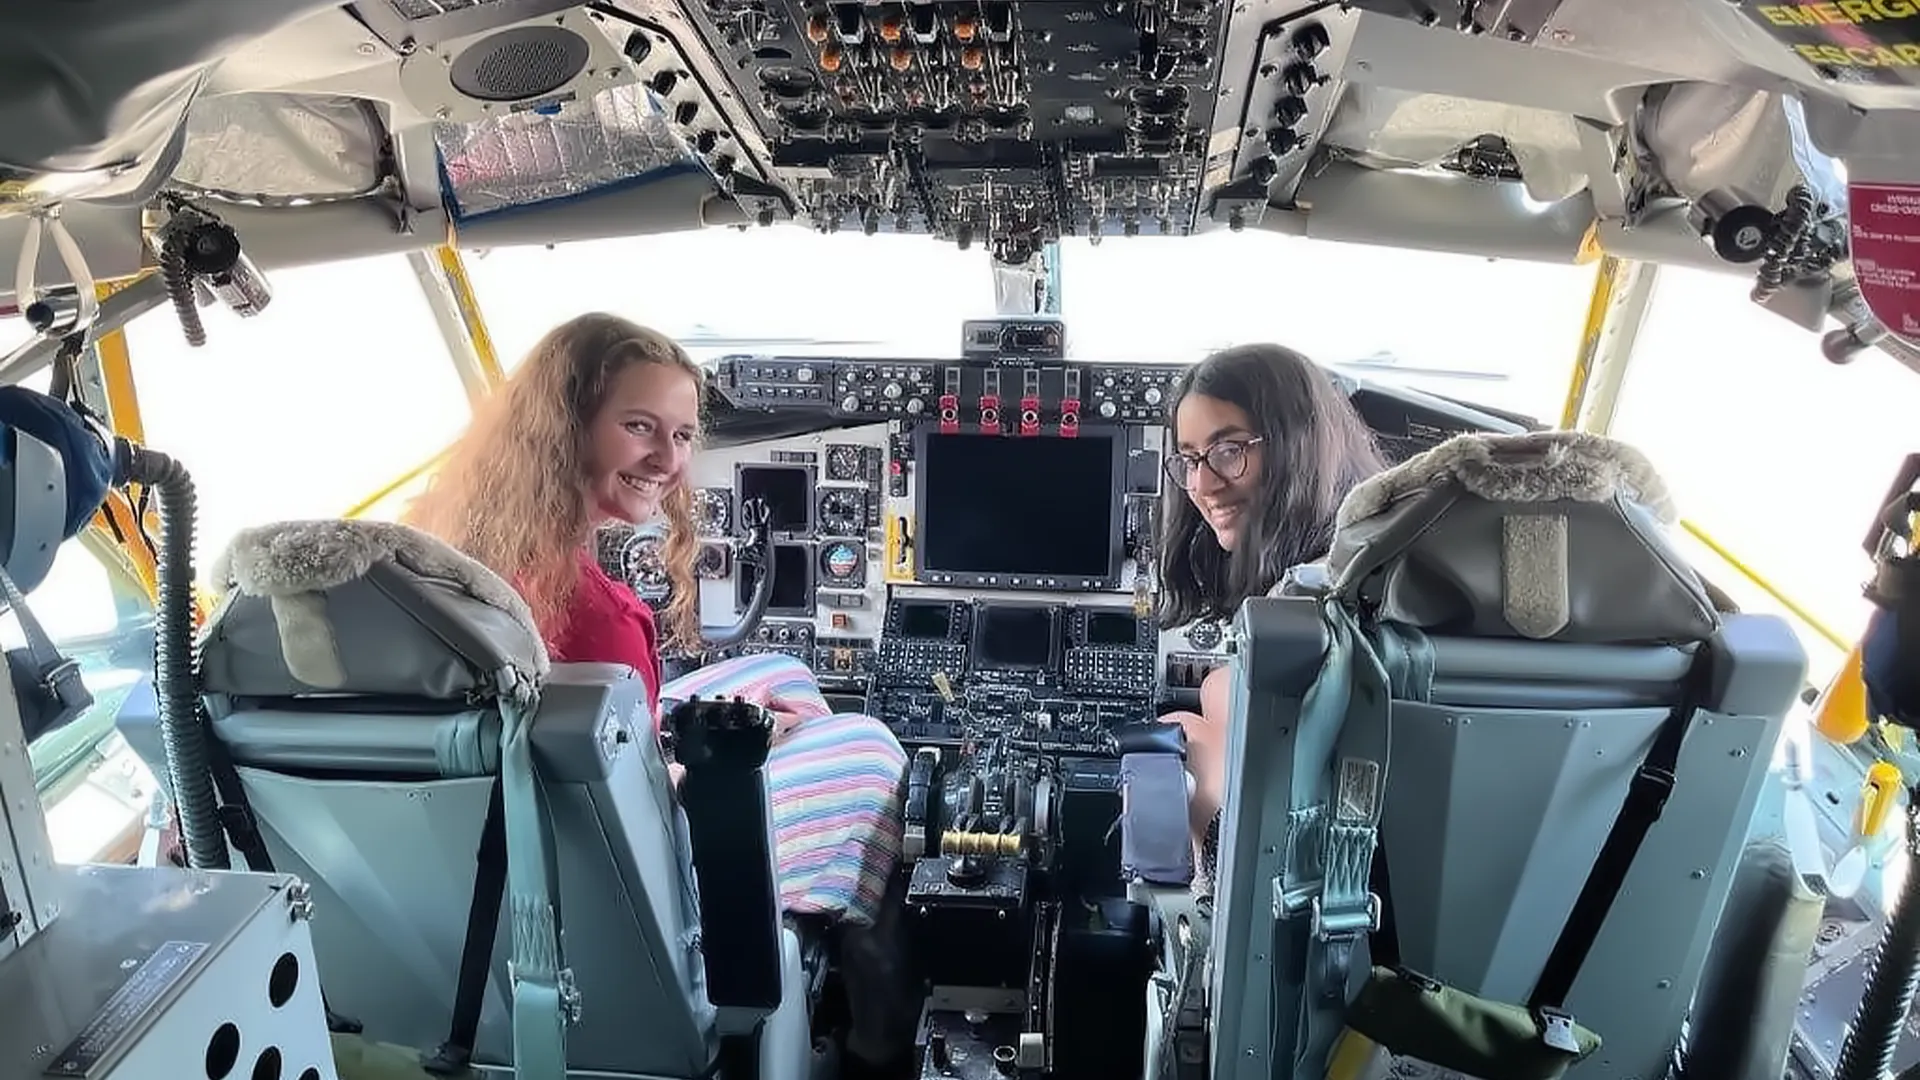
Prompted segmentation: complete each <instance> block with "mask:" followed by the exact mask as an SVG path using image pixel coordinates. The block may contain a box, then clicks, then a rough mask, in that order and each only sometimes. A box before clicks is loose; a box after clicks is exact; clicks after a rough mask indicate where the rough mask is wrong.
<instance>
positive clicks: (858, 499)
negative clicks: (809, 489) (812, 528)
mask: <svg viewBox="0 0 1920 1080" xmlns="http://www.w3.org/2000/svg"><path fill="white" fill-rule="evenodd" d="M819 519H820V532H821V533H822V534H823V535H826V536H860V535H863V534H864V533H865V532H866V529H867V493H866V492H864V491H862V490H860V489H859V488H822V489H821V491H820V514H819Z"/></svg>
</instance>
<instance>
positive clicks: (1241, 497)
mask: <svg viewBox="0 0 1920 1080" xmlns="http://www.w3.org/2000/svg"><path fill="white" fill-rule="evenodd" d="M1173 431H1174V438H1175V440H1176V441H1177V443H1178V450H1179V452H1180V453H1181V455H1183V456H1185V457H1187V475H1186V484H1185V486H1186V491H1187V498H1188V499H1189V500H1191V501H1192V503H1193V505H1194V508H1195V509H1196V510H1198V511H1200V517H1201V519H1202V520H1204V521H1205V522H1206V523H1207V526H1208V527H1209V528H1211V529H1212V530H1213V535H1214V538H1215V539H1216V540H1218V541H1219V542H1220V547H1221V549H1222V550H1223V551H1232V550H1233V549H1234V545H1235V544H1236V543H1238V542H1239V540H1240V538H1241V537H1242V536H1244V535H1246V530H1247V523H1248V522H1249V521H1250V520H1251V519H1252V516H1253V514H1254V509H1253V506H1252V500H1253V497H1254V495H1255V493H1256V492H1258V491H1259V490H1260V475H1261V467H1262V464H1263V462H1262V455H1261V451H1262V450H1263V449H1264V447H1263V445H1262V444H1260V443H1259V442H1257V441H1256V440H1257V439H1258V434H1257V433H1256V432H1255V431H1254V427H1253V418H1252V417H1250V416H1248V415H1247V413H1246V410H1245V409H1242V408H1241V407H1240V406H1238V405H1235V404H1233V403H1232V402H1229V401H1222V400H1221V399H1219V398H1216V397H1208V396H1206V395H1205V394H1188V395H1186V396H1185V397H1184V398H1182V399H1181V401H1180V408H1179V411H1178V412H1177V413H1176V414H1175V415H1174V419H1173ZM1203 462H1204V463H1203ZM1223 474H1224V475H1223Z"/></svg>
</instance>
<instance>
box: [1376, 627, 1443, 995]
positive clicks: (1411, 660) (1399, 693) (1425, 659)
mask: <svg viewBox="0 0 1920 1080" xmlns="http://www.w3.org/2000/svg"><path fill="white" fill-rule="evenodd" d="M1373 636H1374V647H1375V648H1376V649H1377V650H1378V652H1379V655H1380V662H1381V666H1382V667H1384V668H1385V669H1386V673H1387V685H1388V693H1389V697H1390V699H1391V700H1393V701H1420V702H1424V701H1428V700H1430V699H1431V698H1432V696H1433V662H1434V658H1433V641H1432V640H1431V639H1430V638H1428V637H1427V635H1426V634H1424V633H1422V632H1421V631H1420V630H1419V629H1418V628H1416V627H1411V626H1401V625H1399V624H1396V623H1382V624H1380V625H1378V626H1376V627H1374V628H1373ZM1372 883H1373V893H1374V895H1376V896H1378V897H1379V898H1380V927H1379V929H1377V930H1375V931H1374V932H1373V934H1372V935H1371V936H1370V937H1369V938H1368V939H1367V952H1368V954H1369V955H1368V960H1369V962H1370V963H1371V964H1372V965H1373V966H1374V967H1384V968H1398V967H1399V966H1400V926H1399V922H1398V920H1396V919H1395V918H1394V910H1393V881H1392V876H1391V870H1390V868H1389V866H1388V865H1387V838H1386V835H1385V832H1384V830H1383V831H1382V832H1381V834H1380V835H1379V836H1377V837H1376V838H1375V841H1374V847H1373V871H1372Z"/></svg>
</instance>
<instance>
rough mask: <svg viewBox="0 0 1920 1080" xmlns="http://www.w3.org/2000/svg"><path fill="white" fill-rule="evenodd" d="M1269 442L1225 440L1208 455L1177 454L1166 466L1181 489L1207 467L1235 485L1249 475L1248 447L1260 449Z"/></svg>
mask: <svg viewBox="0 0 1920 1080" xmlns="http://www.w3.org/2000/svg"><path fill="white" fill-rule="evenodd" d="M1265 441H1266V440H1265V439H1262V438H1259V437H1258V436H1256V437H1254V438H1251V439H1222V440H1221V441H1219V442H1217V443H1214V444H1213V445H1212V446H1209V447H1207V449H1206V452H1205V453H1200V454H1173V455H1171V456H1169V457H1168V458H1167V462H1166V465H1165V466H1164V467H1165V469H1166V471H1167V479H1169V480H1171V481H1173V482H1174V483H1175V484H1177V485H1179V486H1180V487H1183V488H1184V487H1189V486H1191V485H1192V483H1193V474H1194V471H1195V470H1197V469H1198V468H1200V466H1202V465H1205V466H1206V467H1207V469H1208V471H1210V472H1212V473H1213V475H1215V476H1217V477H1219V478H1220V479H1222V480H1224V481H1226V482H1227V483H1229V484H1231V483H1233V482H1234V481H1235V480H1238V479H1240V478H1241V477H1242V476H1245V475H1246V474H1247V448H1248V447H1250V446H1259V445H1260V444H1261V443H1263V442H1265Z"/></svg>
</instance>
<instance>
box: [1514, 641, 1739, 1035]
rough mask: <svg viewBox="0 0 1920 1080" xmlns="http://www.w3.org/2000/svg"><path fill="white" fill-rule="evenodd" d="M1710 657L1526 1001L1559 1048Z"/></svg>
mask: <svg viewBox="0 0 1920 1080" xmlns="http://www.w3.org/2000/svg"><path fill="white" fill-rule="evenodd" d="M1707 655H1708V652H1707V646H1706V645H1704V644H1703V645H1702V646H1700V653H1699V655H1697V656H1695V657H1694V661H1693V667H1692V669H1691V670H1690V671H1689V672H1688V673H1687V677H1686V684H1685V688H1684V690H1683V692H1682V697H1681V702H1680V704H1679V706H1678V707H1677V708H1675V709H1674V710H1673V712H1671V713H1669V714H1668V716H1667V718H1666V720H1665V721H1664V722H1662V723H1661V725H1660V728H1659V731H1658V732H1657V733H1656V734H1655V735H1654V738H1653V746H1652V747H1651V748H1650V749H1649V750H1648V751H1647V756H1646V758H1645V759H1644V760H1643V761H1642V762H1641V763H1640V767H1639V769H1637V770H1635V772H1634V774H1633V780H1632V782H1631V783H1630V784H1629V785H1628V787H1627V797H1626V800H1625V801H1624V802H1623V803H1622V804H1621V806H1620V813H1619V815H1618V816H1616V817H1615V818H1614V820H1613V828H1612V829H1611V830H1609V831H1608V833H1607V839H1606V841H1605V842H1604V843H1603V844H1601V846H1600V854H1599V856H1598V857H1596V858H1595V859H1594V861H1593V868H1592V869H1591V870H1589V871H1588V872H1587V880H1586V884H1585V885H1583V886H1582V887H1581V889H1580V895H1579V896H1578V897H1577V898H1576V899H1575V900H1574V902H1573V909H1572V910H1571V911H1570V912H1568V914H1567V921H1566V924H1565V925H1564V926H1562V927H1561V928H1560V936H1559V938H1558V939H1557V940H1556V941H1555V942H1554V943H1553V951H1552V952H1550V953H1549V954H1548V955H1547V962H1546V964H1545V965H1543V966H1542V967H1541V969H1540V980H1539V982H1538V983H1536V984H1535V986H1534V989H1533V995H1532V996H1531V997H1530V998H1528V999H1527V1005H1528V1007H1529V1008H1531V1009H1533V1010H1534V1011H1535V1012H1536V1013H1541V1012H1544V1013H1545V1014H1546V1016H1545V1017H1543V1018H1542V1020H1541V1030H1542V1032H1543V1034H1544V1036H1545V1037H1546V1039H1547V1042H1548V1044H1549V1045H1554V1046H1558V1045H1559V1044H1558V1043H1555V1042H1554V1038H1555V1034H1556V1032H1561V1033H1563V1037H1564V1038H1565V1040H1566V1041H1567V1042H1568V1043H1572V1042H1573V1032H1572V1026H1571V1023H1568V1024H1564V1025H1562V1024H1558V1023H1552V1022H1550V1021H1552V1020H1554V1019H1556V1018H1564V1015H1565V1014H1564V1013H1562V1012H1561V1008H1562V1006H1564V1005H1565V1004H1566V1001H1567V995H1568V994H1569V993H1571V992H1572V990H1573V982H1574V980H1575V979H1576V978H1578V977H1579V975H1580V968H1581V965H1583V964H1584V963H1586V959H1587V954H1588V953H1589V952H1590V951H1592V949H1593V944H1594V942H1595V941H1596V940H1597V939H1598V938H1599V937H1600V930H1601V928H1602V927H1603V926H1604V925H1605V924H1606V921H1607V913H1608V912H1609V911H1610V910H1611V909H1612V907H1613V902H1614V900H1615V898H1617V897H1618V896H1619V895H1620V888H1621V886H1623V885H1625V884H1626V880H1627V873H1628V871H1630V870H1632V869H1633V860H1634V856H1636V855H1637V854H1639V851H1640V845H1641V843H1642V842H1643V841H1645V840H1646V838H1647V833H1648V831H1649V830H1651V829H1652V828H1653V823H1654V822H1656V821H1659V820H1660V815H1661V813H1662V812H1663V811H1664V810H1665V809H1666V806H1667V797H1668V796H1669V795H1671V794H1672V793H1673V784H1674V774H1675V770H1676V769H1678V768H1679V765H1680V751H1681V748H1682V747H1683V746H1684V745H1685V743H1686V738H1687V730H1688V729H1689V728H1690V727H1692V726H1693V719H1694V717H1695V715H1697V714H1698V713H1699V711H1700V702H1701V701H1703V700H1704V699H1705V697H1706V694H1705V684H1706V681H1707V679H1706V676H1707V671H1708V663H1707ZM1560 1048H1561V1049H1570V1051H1571V1052H1575V1053H1577V1052H1578V1050H1579V1047H1578V1044H1573V1045H1572V1046H1571V1047H1570V1048H1569V1047H1567V1046H1561V1047H1560Z"/></svg>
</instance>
